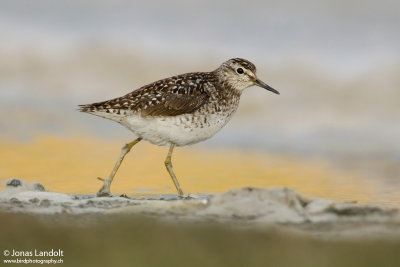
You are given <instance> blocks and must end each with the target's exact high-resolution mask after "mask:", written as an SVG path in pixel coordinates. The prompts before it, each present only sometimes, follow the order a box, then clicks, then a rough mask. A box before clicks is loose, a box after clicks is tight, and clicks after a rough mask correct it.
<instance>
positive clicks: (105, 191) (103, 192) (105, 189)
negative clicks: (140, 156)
mask: <svg viewBox="0 0 400 267" xmlns="http://www.w3.org/2000/svg"><path fill="white" fill-rule="evenodd" d="M140 140H142V138H140V137H139V138H138V139H136V140H134V141H132V142H130V143H127V144H125V145H124V146H123V147H122V149H121V154H120V155H119V158H118V160H117V162H116V163H115V166H114V168H113V169H112V171H111V173H110V175H109V176H108V178H106V179H103V178H100V177H98V178H97V179H99V180H101V181H103V186H102V187H101V188H100V190H99V192H97V196H99V197H101V196H110V195H111V191H110V185H111V182H112V180H113V179H114V176H115V174H116V173H117V171H118V168H119V166H120V165H121V163H122V161H123V160H124V157H125V156H126V154H128V153H129V151H130V150H131V148H132V147H133V146H134V145H136V144H137V143H139V142H140Z"/></svg>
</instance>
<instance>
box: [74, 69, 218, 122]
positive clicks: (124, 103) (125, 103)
mask: <svg viewBox="0 0 400 267" xmlns="http://www.w3.org/2000/svg"><path fill="white" fill-rule="evenodd" d="M205 75H207V74H205V73H187V74H182V75H179V76H174V77H171V78H167V79H163V80H160V81H157V82H154V83H151V84H149V85H146V86H143V87H141V88H139V89H137V90H135V91H133V92H131V93H129V94H127V95H125V96H122V97H118V98H114V99H111V100H107V101H104V102H97V103H93V104H88V105H81V106H80V111H83V112H89V113H93V114H94V113H96V112H97V111H100V112H101V113H104V112H106V113H117V114H121V115H122V116H124V115H129V114H141V116H143V117H151V116H154V117H155V116H178V115H181V114H186V113H192V112H194V111H195V110H196V109H198V108H200V107H201V106H202V105H204V104H205V103H206V101H207V99H208V98H209V87H210V84H209V83H208V82H207V81H209V80H210V78H212V77H205ZM206 80H207V81H206Z"/></svg>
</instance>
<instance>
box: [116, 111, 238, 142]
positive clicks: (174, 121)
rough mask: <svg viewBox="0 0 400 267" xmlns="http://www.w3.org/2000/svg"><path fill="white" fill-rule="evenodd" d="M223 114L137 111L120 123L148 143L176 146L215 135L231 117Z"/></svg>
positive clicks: (228, 114)
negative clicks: (145, 113)
mask: <svg viewBox="0 0 400 267" xmlns="http://www.w3.org/2000/svg"><path fill="white" fill-rule="evenodd" d="M232 114H233V112H229V113H226V114H221V113H217V114H212V115H208V116H205V115H199V114H197V113H195V114H183V115H179V116H173V117H148V118H143V117H142V116H140V115H139V114H137V115H131V116H129V117H127V118H126V119H125V120H124V121H121V124H122V125H124V126H125V127H127V128H128V129H129V130H131V131H132V132H134V133H135V134H136V135H137V136H139V137H141V138H143V139H144V140H147V141H149V142H150V143H152V144H155V145H159V146H165V145H170V144H171V143H174V144H176V145H177V146H185V145H190V144H195V143H198V142H201V141H203V140H206V139H208V138H210V137H212V136H213V135H215V134H216V133H217V132H218V131H219V130H221V128H222V127H224V126H225V124H226V123H227V122H228V121H229V120H230V118H231V117H232Z"/></svg>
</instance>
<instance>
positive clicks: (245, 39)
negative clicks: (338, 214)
mask: <svg viewBox="0 0 400 267" xmlns="http://www.w3.org/2000/svg"><path fill="white" fill-rule="evenodd" d="M399 9H400V3H399V2H398V1H357V0H346V1H342V0H339V1H337V0H335V1H333V0H332V1H316V0H315V1H311V0H310V1H261V0H259V1H257V0H254V1H211V0H203V1H201V2H200V1H199V2H191V1H109V2H105V1H63V2H60V1H56V2H55V1H50V0H43V1H1V3H0V59H1V61H0V138H1V139H0V156H1V158H2V159H1V163H0V178H1V179H3V180H5V179H7V178H9V177H13V176H22V178H24V179H28V180H29V179H34V180H35V181H39V182H43V183H45V184H49V183H50V188H51V189H54V190H58V191H67V192H81V193H88V192H91V193H92V192H94V191H93V190H97V187H98V186H100V184H99V183H96V182H95V180H94V178H95V177H97V176H105V175H106V174H107V173H108V172H109V171H110V169H111V168H112V166H113V164H114V161H115V160H116V157H117V156H118V154H119V149H120V147H121V146H122V145H123V143H124V142H127V141H130V140H131V139H133V136H132V133H130V132H129V131H127V130H125V129H124V128H123V127H121V126H119V125H118V124H115V123H113V122H111V121H107V120H104V119H101V118H97V117H94V116H90V115H87V114H82V113H79V112H77V111H76V108H77V105H78V104H85V103H91V102H96V101H102V100H106V99H109V98H114V97H118V96H122V95H123V94H126V93H128V92H130V91H132V90H134V89H137V88H139V87H140V86H142V85H145V84H147V83H150V82H153V81H155V80H158V79H161V78H165V77H168V76H171V75H175V74H180V73H185V72H192V71H211V70H213V69H215V68H217V67H218V66H219V65H220V64H221V63H222V62H223V61H225V60H227V59H229V58H233V57H242V58H246V59H248V60H250V61H252V62H253V63H254V64H255V65H256V66H257V68H258V76H259V77H260V78H261V79H262V80H263V81H265V82H266V83H267V84H269V85H270V86H272V87H274V88H275V89H277V90H279V91H280V92H281V95H279V96H277V95H274V94H271V93H270V92H267V91H265V90H262V89H261V88H257V87H252V88H249V89H247V91H245V93H244V94H243V96H242V100H241V105H240V108H239V110H238V112H237V114H236V115H235V117H234V118H233V120H232V121H231V122H230V123H229V124H228V125H227V126H226V127H225V128H224V129H223V130H222V131H221V132H220V133H218V134H217V135H216V136H215V137H214V138H212V139H210V140H208V141H206V142H203V143H200V144H198V145H195V146H193V147H191V148H183V149H180V150H182V152H177V153H178V155H177V158H176V159H174V160H175V162H174V164H175V168H176V171H177V172H178V177H179V174H181V177H182V178H180V179H181V180H182V181H181V184H182V186H183V187H184V188H187V189H188V190H187V191H189V192H192V193H196V192H203V193H208V192H220V191H226V190H227V189H229V188H231V187H238V186H291V187H293V188H295V189H296V190H298V191H301V192H304V193H311V194H314V195H317V196H322V197H333V198H337V199H340V200H357V201H363V202H379V203H383V204H390V205H400V197H399V196H398V194H397V192H399V190H400V142H399V136H400V123H399V118H400V117H399V115H400V112H399V111H400V109H399V106H400V50H399V47H400V34H399V28H400V16H399V14H398V10H399ZM138 149H139V152H137V154H140V156H138V155H137V154H136V157H135V155H129V157H131V160H128V161H129V163H127V162H125V164H126V166H123V167H121V172H122V174H120V176H121V177H118V179H117V180H116V184H115V185H114V186H115V189H116V191H121V192H125V191H128V192H129V193H135V192H147V191H149V192H171V193H174V189H173V185H172V183H171V182H170V181H169V178H168V176H167V173H166V172H165V170H164V166H163V164H162V162H163V158H164V157H165V155H164V154H165V153H166V150H165V149H163V150H161V151H160V152H159V149H158V150H157V148H150V147H149V146H146V145H144V147H142V148H138ZM184 150H185V151H186V152H185V151H184ZM215 151H217V152H215ZM232 151H234V153H231V152H232ZM152 153H154V154H152ZM157 153H160V155H159V156H158V154H157ZM131 154H132V153H131ZM153 155H155V156H153ZM216 155H222V156H221V157H217V156H216ZM129 157H128V158H129ZM190 157H192V158H190ZM213 158H215V160H212V162H213V164H212V166H214V168H213V169H212V171H211V174H210V172H208V173H207V171H204V168H203V166H204V165H203V164H210V161H211V159H213ZM224 158H225V159H224ZM184 159H187V160H186V161H184ZM218 160H220V161H218ZM182 161H184V162H182ZM138 162H139V163H138ZM199 162H200V163H201V164H198V163H199ZM232 162H236V163H237V164H235V165H234V166H233V164H232ZM138 165H140V166H138ZM155 166H157V167H155ZM238 168H241V169H238ZM138 170H139V171H140V178H137V179H136V180H135V179H132V178H131V177H135V175H137V174H135V173H137V172H138ZM208 170H209V169H208ZM239 175H240V176H239ZM160 176H161V177H160ZM183 177H185V178H183ZM157 179H159V180H157ZM200 181H201V182H200ZM217 181H220V182H219V183H218V184H217ZM146 183H147V184H146ZM89 184H90V186H89ZM185 184H186V186H185ZM86 185H87V186H86ZM151 188H153V189H151ZM154 188H155V189H154ZM151 190H155V191H151Z"/></svg>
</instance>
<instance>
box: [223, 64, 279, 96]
mask: <svg viewBox="0 0 400 267" xmlns="http://www.w3.org/2000/svg"><path fill="white" fill-rule="evenodd" d="M256 71H257V69H256V66H254V64H253V63H251V62H250V61H248V60H246V59H242V58H232V59H229V60H228V61H225V62H224V63H222V65H221V66H220V67H219V68H218V69H217V70H216V72H217V74H218V76H219V78H220V79H221V81H222V82H223V83H224V84H227V85H229V86H230V87H232V88H234V89H236V90H239V91H243V90H244V89H246V88H247V87H250V86H253V85H256V86H259V87H262V88H265V89H267V90H268V91H271V92H273V93H275V94H279V92H278V91H277V90H275V89H273V88H272V87H270V86H268V85H267V84H266V83H264V82H263V81H261V80H260V79H258V78H257V75H256Z"/></svg>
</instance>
